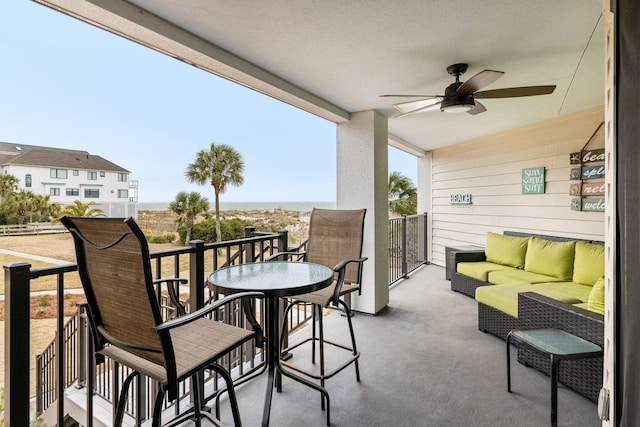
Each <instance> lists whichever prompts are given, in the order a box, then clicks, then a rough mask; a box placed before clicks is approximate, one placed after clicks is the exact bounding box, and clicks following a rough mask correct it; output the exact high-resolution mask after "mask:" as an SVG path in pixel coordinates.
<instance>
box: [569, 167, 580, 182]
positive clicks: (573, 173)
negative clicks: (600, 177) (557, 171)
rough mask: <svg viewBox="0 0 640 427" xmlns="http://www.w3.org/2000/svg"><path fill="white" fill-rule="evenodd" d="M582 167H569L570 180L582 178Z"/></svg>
mask: <svg viewBox="0 0 640 427" xmlns="http://www.w3.org/2000/svg"><path fill="white" fill-rule="evenodd" d="M581 177H582V169H581V168H572V169H571V174H570V175H569V179H571V180H576V179H582V178H581Z"/></svg>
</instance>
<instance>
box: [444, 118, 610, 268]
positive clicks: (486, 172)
mask: <svg viewBox="0 0 640 427" xmlns="http://www.w3.org/2000/svg"><path fill="white" fill-rule="evenodd" d="M479 119H480V118H479ZM603 120H604V110H603V107H596V108H592V109H589V110H584V111H581V112H578V113H574V114H570V115H565V116H561V117H557V118H555V119H552V120H547V121H544V122H540V123H536V124H533V125H529V126H525V127H522V128H517V129H512V130H509V131H506V132H502V133H500V134H496V135H491V136H488V137H483V138H479V139H476V140H473V141H467V142H464V143H461V144H457V145H454V146H450V147H446V148H442V149H438V150H434V151H433V152H432V177H431V182H432V188H431V192H432V194H431V202H432V208H431V210H432V216H431V219H432V233H433V234H432V241H431V243H432V254H431V255H432V256H431V261H432V262H433V263H434V264H437V265H444V262H445V261H444V259H445V256H444V253H445V247H446V246H460V245H469V244H479V245H483V244H484V241H485V235H486V233H487V232H488V231H492V232H496V233H502V232H503V231H504V230H512V231H521V232H532V233H538V234H547V235H554V236H568V237H577V238H583V239H594V240H604V213H603V212H580V211H573V210H571V208H570V204H571V199H572V198H573V197H572V196H570V195H569V185H570V180H569V173H570V170H571V165H570V164H569V154H570V153H572V152H576V151H580V149H582V147H583V146H584V145H585V144H586V143H587V141H588V140H589V138H590V137H591V135H592V134H593V133H594V132H595V131H596V129H597V128H598V126H599V125H600V123H601V122H602V121H603ZM603 147H604V131H603V130H602V129H601V130H600V131H598V133H597V134H596V136H595V137H594V139H593V140H592V142H591V143H590V144H589V147H588V148H603ZM541 166H544V168H545V193H544V194H522V169H523V168H530V167H541ZM467 193H469V194H471V195H472V204H471V205H450V204H449V196H450V195H451V194H467Z"/></svg>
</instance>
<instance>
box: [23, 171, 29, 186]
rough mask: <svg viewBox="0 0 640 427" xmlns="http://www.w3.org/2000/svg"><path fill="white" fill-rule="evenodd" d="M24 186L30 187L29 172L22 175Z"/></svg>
mask: <svg viewBox="0 0 640 427" xmlns="http://www.w3.org/2000/svg"><path fill="white" fill-rule="evenodd" d="M24 186H25V187H27V188H29V187H31V174H29V173H28V174H26V175H25V177H24Z"/></svg>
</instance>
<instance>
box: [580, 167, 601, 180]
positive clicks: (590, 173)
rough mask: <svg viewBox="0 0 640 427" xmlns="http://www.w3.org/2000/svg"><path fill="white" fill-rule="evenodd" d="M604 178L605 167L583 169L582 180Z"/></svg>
mask: <svg viewBox="0 0 640 427" xmlns="http://www.w3.org/2000/svg"><path fill="white" fill-rule="evenodd" d="M596 178H604V165H596V166H585V167H583V168H582V179H596Z"/></svg>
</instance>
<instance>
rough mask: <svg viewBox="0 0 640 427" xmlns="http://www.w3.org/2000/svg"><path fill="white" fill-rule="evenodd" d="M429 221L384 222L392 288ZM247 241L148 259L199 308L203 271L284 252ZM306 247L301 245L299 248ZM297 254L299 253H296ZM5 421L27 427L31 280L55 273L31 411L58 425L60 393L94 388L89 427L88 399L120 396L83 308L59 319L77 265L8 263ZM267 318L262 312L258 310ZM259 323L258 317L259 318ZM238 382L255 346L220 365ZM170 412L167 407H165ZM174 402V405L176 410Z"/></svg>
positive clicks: (280, 246)
mask: <svg viewBox="0 0 640 427" xmlns="http://www.w3.org/2000/svg"><path fill="white" fill-rule="evenodd" d="M426 218H427V215H426V214H424V215H416V216H411V217H403V218H398V219H392V220H390V221H389V242H390V247H389V249H390V250H389V257H390V258H389V263H390V264H389V266H390V268H389V284H390V285H391V284H392V283H394V282H396V281H397V280H399V279H400V278H403V277H407V274H408V273H409V272H411V271H412V270H414V269H415V268H417V267H418V266H419V265H422V264H424V263H426V252H427V251H426V241H427V240H426V237H427V235H426ZM245 234H246V236H247V237H246V238H244V239H238V240H233V241H226V242H219V243H210V244H205V243H204V242H202V241H193V242H190V245H189V246H187V247H182V248H176V249H172V250H166V251H159V252H154V253H152V254H151V258H152V263H153V265H152V267H153V271H154V277H155V278H160V277H163V278H164V277H175V278H180V277H184V278H187V277H185V276H187V275H188V282H189V289H188V291H186V292H185V294H184V295H183V298H182V303H183V304H184V305H185V306H186V309H187V311H189V308H190V307H191V308H196V309H197V308H199V307H202V306H203V305H204V304H205V301H208V300H209V299H211V298H213V299H215V298H217V297H218V295H213V294H211V292H210V291H209V290H208V288H206V287H205V286H204V284H205V278H206V273H207V272H210V271H215V270H217V269H219V268H222V267H224V266H227V265H237V264H245V263H250V262H262V261H264V260H265V259H266V258H267V257H269V256H270V255H272V254H273V253H276V252H281V251H284V250H291V248H287V247H286V244H287V241H288V235H287V232H286V231H282V232H278V233H262V232H256V230H255V228H253V227H247V229H246V233H245ZM301 249H304V246H302V247H301ZM299 250H300V249H299ZM4 268H5V348H6V349H7V350H8V351H5V368H6V369H5V372H6V374H5V395H6V396H8V398H6V399H5V422H6V425H12V423H13V425H27V424H28V422H29V420H28V417H29V415H28V414H29V412H30V411H29V395H30V390H29V381H25V378H28V377H29V364H30V362H29V358H28V357H25V356H24V355H25V354H29V343H30V339H29V327H25V325H29V297H30V282H31V280H33V279H36V278H39V277H44V276H57V291H56V292H57V296H58V313H57V327H56V331H58V332H57V333H56V338H55V339H54V340H53V342H52V343H51V344H50V345H49V346H48V347H47V348H46V349H45V350H44V351H43V352H42V353H40V354H38V355H37V357H36V375H37V379H36V410H37V411H38V412H39V413H42V412H43V411H44V410H46V409H47V408H48V407H50V406H51V405H54V404H55V405H56V407H57V417H58V418H57V425H64V424H63V423H64V419H63V417H64V415H65V411H64V393H65V390H66V389H67V388H68V387H71V386H73V385H74V384H75V387H77V388H85V387H86V389H87V390H93V393H87V394H86V395H87V402H86V408H87V413H86V415H87V419H86V424H85V425H87V426H91V425H92V423H93V412H92V408H93V400H92V399H93V396H94V395H96V396H100V397H102V398H104V399H106V400H108V401H111V399H112V396H114V395H117V394H118V388H119V386H120V384H121V383H122V381H123V379H124V377H126V375H127V374H128V372H127V368H125V367H119V366H117V365H114V364H113V362H112V361H109V360H103V359H102V358H100V359H94V358H93V357H91V355H92V354H93V351H92V350H91V348H90V347H91V342H90V341H91V340H90V339H89V336H90V335H89V333H88V324H87V323H88V322H87V321H86V315H85V312H84V306H83V305H80V309H79V310H78V311H77V313H76V315H74V316H73V317H72V318H71V319H69V320H68V321H67V322H66V323H65V322H64V317H63V316H64V311H63V303H61V302H62V301H64V299H63V297H64V277H65V274H70V273H74V272H76V271H77V266H76V265H75V264H67V265H62V266H52V267H43V268H31V266H30V265H29V264H26V263H14V264H10V265H5V266H4ZM158 298H159V301H160V304H161V306H162V307H163V313H164V314H165V315H166V317H167V318H168V317H170V316H172V315H173V313H174V311H175V307H174V305H173V304H172V302H171V301H170V300H169V299H168V298H167V297H166V295H164V294H161V293H160V292H159V293H158ZM238 309H239V307H237V306H235V307H227V308H226V309H225V311H224V313H225V314H224V316H226V317H228V321H229V322H231V321H233V320H232V319H237V318H242V316H238V313H237V310H238ZM257 310H258V311H259V313H264V310H263V307H257ZM258 318H259V319H260V316H258ZM307 319H308V313H307V312H304V311H302V312H292V313H291V315H290V316H289V318H288V319H287V324H288V327H289V330H294V329H296V328H297V327H298V326H299V325H301V324H303V323H304V322H305V321H306V320H307ZM221 362H222V364H223V365H225V366H226V367H227V369H229V370H230V371H233V372H234V375H235V376H236V377H240V376H242V375H244V374H246V373H247V372H252V371H253V370H254V369H256V368H257V367H259V366H260V365H261V364H262V363H263V362H264V360H263V358H262V355H261V353H260V352H259V351H257V350H256V349H255V348H253V347H247V346H245V347H244V348H242V349H239V350H238V351H237V352H236V353H235V354H232V356H231V357H227V358H225V360H224V361H221ZM206 380H207V381H208V385H207V386H208V387H213V389H214V390H215V389H217V378H216V377H215V376H212V377H209V378H206ZM133 387H134V388H133V392H132V393H130V400H129V402H128V406H127V413H129V414H130V415H131V416H133V417H135V418H136V419H137V420H139V421H142V420H144V419H146V417H147V414H150V413H152V408H151V405H152V401H153V396H155V394H156V391H157V388H156V387H157V385H156V384H155V383H154V382H153V381H151V380H148V379H145V380H141V381H140V382H138V383H136V384H134V385H133ZM181 391H182V396H181V399H183V400H182V401H183V402H184V401H185V400H184V399H187V400H186V402H188V401H189V399H190V398H191V396H190V390H189V382H185V383H184V384H183V385H182V390H181ZM165 406H166V407H168V406H169V403H168V402H165ZM177 406H178V405H176V407H177Z"/></svg>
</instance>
